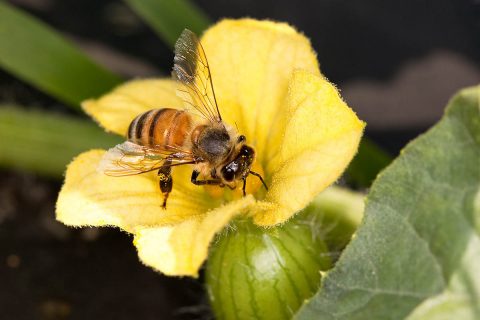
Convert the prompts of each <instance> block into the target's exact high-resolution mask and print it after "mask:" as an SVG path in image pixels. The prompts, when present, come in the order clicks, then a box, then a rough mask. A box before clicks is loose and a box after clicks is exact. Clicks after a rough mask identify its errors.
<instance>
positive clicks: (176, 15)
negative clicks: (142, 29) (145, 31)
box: [125, 0, 210, 48]
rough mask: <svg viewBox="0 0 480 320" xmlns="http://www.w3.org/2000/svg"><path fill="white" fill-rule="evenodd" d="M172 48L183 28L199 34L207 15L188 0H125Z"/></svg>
mask: <svg viewBox="0 0 480 320" xmlns="http://www.w3.org/2000/svg"><path fill="white" fill-rule="evenodd" d="M125 1H126V2H127V3H128V4H129V5H130V6H131V7H132V8H133V10H135V11H136V12H137V13H138V15H140V16H141V17H142V18H144V19H145V21H146V22H147V23H148V24H150V25H151V27H152V28H153V29H154V30H155V31H156V32H157V34H158V35H159V36H160V37H161V38H162V39H163V41H165V42H166V43H167V44H168V45H170V47H172V48H173V46H174V45H175V42H176V41H177V38H178V37H179V36H180V33H182V31H183V29H185V28H188V29H190V30H192V31H193V32H195V33H197V34H201V33H202V31H203V30H205V29H206V28H207V27H208V25H209V24H210V21H209V19H208V18H207V16H206V15H205V14H204V13H203V12H202V11H201V10H200V9H199V8H197V7H196V6H194V4H193V3H191V2H190V1H188V0H125Z"/></svg>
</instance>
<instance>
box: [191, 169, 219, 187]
mask: <svg viewBox="0 0 480 320" xmlns="http://www.w3.org/2000/svg"><path fill="white" fill-rule="evenodd" d="M199 175H200V172H198V171H196V170H193V172H192V177H191V178H190V181H191V182H192V183H193V184H194V185H197V186H204V185H220V184H221V183H222V181H221V180H220V179H211V180H197V178H198V176H199Z"/></svg>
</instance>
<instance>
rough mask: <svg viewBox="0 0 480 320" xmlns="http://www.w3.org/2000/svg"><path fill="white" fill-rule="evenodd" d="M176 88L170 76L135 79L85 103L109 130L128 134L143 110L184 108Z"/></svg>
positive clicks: (87, 109)
mask: <svg viewBox="0 0 480 320" xmlns="http://www.w3.org/2000/svg"><path fill="white" fill-rule="evenodd" d="M175 90H176V84H175V82H174V81H173V80H169V79H146V80H134V81H130V82H127V83H125V84H123V85H121V86H119V87H117V88H115V89H114V90H113V91H111V92H109V93H107V94H106V95H104V96H102V97H100V98H98V99H90V100H87V101H84V102H83V103H82V107H83V109H84V110H85V112H86V113H87V114H88V115H90V116H91V117H92V118H94V119H95V120H96V121H97V122H98V123H99V124H100V125H101V126H102V127H104V128H105V129H106V130H107V131H111V132H115V133H118V134H120V135H122V136H125V135H126V133H127V129H128V126H129V125H130V122H131V121H132V120H133V119H134V118H135V117H136V116H137V115H139V114H140V113H142V112H144V111H148V110H150V109H156V108H166V107H169V108H182V107H183V103H182V101H181V100H180V99H179V98H178V97H177V95H176V93H175Z"/></svg>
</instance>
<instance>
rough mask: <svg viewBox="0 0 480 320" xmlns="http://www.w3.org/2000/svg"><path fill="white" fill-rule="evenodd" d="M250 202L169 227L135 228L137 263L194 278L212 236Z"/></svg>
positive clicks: (241, 201) (220, 209)
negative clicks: (138, 260) (138, 258)
mask: <svg viewBox="0 0 480 320" xmlns="http://www.w3.org/2000/svg"><path fill="white" fill-rule="evenodd" d="M254 202H255V200H254V198H253V197H252V196H250V195H249V196H247V197H245V198H242V199H241V200H237V201H233V202H230V203H229V204H227V205H225V206H223V207H219V208H217V209H215V210H213V211H210V212H208V213H207V214H206V215H205V216H204V217H201V218H197V219H191V220H187V221H184V222H182V223H179V224H176V225H173V226H164V227H155V228H138V229H137V230H135V240H134V244H135V246H136V247H137V250H138V255H139V257H140V260H142V262H143V263H144V264H146V265H147V266H150V267H152V268H154V269H156V270H158V271H160V272H162V273H164V274H166V275H174V276H193V277H197V276H198V270H199V269H200V267H201V265H202V263H203V262H204V261H205V259H206V258H207V255H208V247H209V245H210V242H211V241H212V239H213V237H214V236H215V234H216V233H217V232H219V231H221V230H222V229H223V228H224V227H225V226H226V225H227V224H228V223H229V221H230V220H231V219H232V218H233V217H235V216H236V215H239V214H241V213H242V212H244V211H245V210H246V209H247V208H248V207H249V206H251V205H252V204H253V203H254Z"/></svg>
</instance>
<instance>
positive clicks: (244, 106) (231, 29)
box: [201, 19, 319, 161]
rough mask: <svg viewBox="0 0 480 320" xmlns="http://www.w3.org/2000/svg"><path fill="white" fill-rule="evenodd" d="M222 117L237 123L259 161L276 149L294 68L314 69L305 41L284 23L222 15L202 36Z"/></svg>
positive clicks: (314, 61) (313, 60)
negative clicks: (229, 18)
mask: <svg viewBox="0 0 480 320" xmlns="http://www.w3.org/2000/svg"><path fill="white" fill-rule="evenodd" d="M201 41H202V44H203V47H204V49H205V52H206V55H207V57H208V61H209V64H210V68H211V73H212V80H213V85H214V87H215V92H216V94H217V101H218V104H219V108H220V111H221V113H222V116H223V118H224V120H226V122H227V123H229V124H231V125H237V126H238V128H239V129H240V131H241V132H242V133H243V134H245V135H246V137H247V142H249V143H253V145H254V147H255V148H256V149H257V154H258V158H259V160H260V161H262V157H263V156H264V150H265V148H266V145H267V144H268V149H276V148H278V146H279V144H278V140H279V137H280V136H281V131H280V130H276V129H277V128H278V127H279V126H278V125H277V123H278V122H281V121H282V120H281V118H282V117H283V114H284V111H283V110H282V108H283V106H284V105H285V98H286V94H287V88H288V81H289V79H290V78H291V76H292V72H293V70H295V69H306V70H309V71H310V72H312V73H315V74H319V69H318V63H317V60H316V55H315V53H314V52H313V50H312V47H311V45H310V42H309V40H308V39H307V38H306V37H304V36H303V35H302V34H300V33H298V32H297V31H296V30H295V29H294V28H292V27H290V26H289V25H287V24H285V23H276V22H272V21H258V20H252V19H240V20H223V21H221V22H219V23H217V24H216V25H215V26H213V27H212V28H210V29H209V30H208V31H207V32H206V33H205V35H204V36H203V37H202V40H201Z"/></svg>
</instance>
